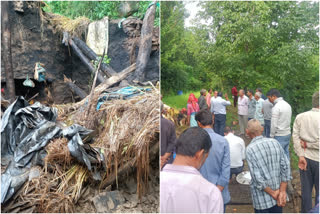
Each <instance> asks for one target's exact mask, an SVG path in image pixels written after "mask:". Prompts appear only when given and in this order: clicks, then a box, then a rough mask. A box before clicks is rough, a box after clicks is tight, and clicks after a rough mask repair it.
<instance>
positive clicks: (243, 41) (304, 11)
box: [161, 1, 319, 115]
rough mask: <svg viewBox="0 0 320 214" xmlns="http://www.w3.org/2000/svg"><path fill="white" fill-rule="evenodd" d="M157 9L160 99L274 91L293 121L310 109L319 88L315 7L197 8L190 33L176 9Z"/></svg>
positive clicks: (223, 4) (226, 4) (235, 4)
mask: <svg viewBox="0 0 320 214" xmlns="http://www.w3.org/2000/svg"><path fill="white" fill-rule="evenodd" d="M161 6H162V7H161V8H162V10H163V11H161V12H162V14H161V15H162V16H161V17H162V19H161V34H162V35H161V54H162V55H161V87H162V88H161V89H162V93H164V94H170V93H173V92H174V93H176V91H177V90H200V89H201V88H208V87H210V88H217V89H219V90H225V89H229V88H231V87H232V86H233V85H237V86H238V88H245V87H246V88H247V89H253V90H254V89H255V88H257V87H261V88H262V89H263V91H264V93H266V92H267V91H268V90H269V89H271V88H277V89H279V90H280V92H281V93H282V95H283V96H284V99H285V100H287V101H288V102H289V103H290V104H291V106H292V107H293V115H296V114H297V113H300V112H303V111H306V110H308V109H310V108H311V96H312V94H313V93H314V92H315V91H316V90H318V89H319V85H318V83H319V76H318V71H319V35H318V29H316V26H317V25H318V24H319V2H289V1H284V2H280V1H279V2H274V1H271V2H270V1H264V2H263V1H249V2H248V1H247V2H239V1H216V2H210V1H206V2H200V3H199V6H200V7H201V8H202V10H201V11H200V12H199V13H198V17H197V20H196V22H195V23H196V25H195V26H194V27H190V28H184V25H183V23H184V18H185V17H186V16H185V14H186V12H185V9H184V7H183V3H174V2H170V3H169V2H162V5H161ZM174 8H178V9H179V10H177V9H176V10H174ZM205 22H207V23H210V24H203V23H205ZM163 62H164V63H163ZM177 69H179V70H177ZM177 76H178V77H180V78H181V76H184V78H182V79H175V78H176V77H177ZM228 93H230V92H229V91H228Z"/></svg>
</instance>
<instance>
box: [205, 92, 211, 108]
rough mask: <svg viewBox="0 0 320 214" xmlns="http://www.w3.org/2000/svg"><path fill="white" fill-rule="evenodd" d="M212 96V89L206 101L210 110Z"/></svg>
mask: <svg viewBox="0 0 320 214" xmlns="http://www.w3.org/2000/svg"><path fill="white" fill-rule="evenodd" d="M211 94H212V89H211V88H210V89H209V90H208V93H207V96H206V101H207V105H208V109H210V101H211Z"/></svg>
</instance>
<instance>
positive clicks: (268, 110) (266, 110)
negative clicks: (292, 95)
mask: <svg viewBox="0 0 320 214" xmlns="http://www.w3.org/2000/svg"><path fill="white" fill-rule="evenodd" d="M272 107H273V104H272V103H271V102H270V101H269V97H268V99H266V100H265V101H264V102H263V106H262V112H263V119H264V130H263V135H264V136H265V137H270V128H271V115H272Z"/></svg>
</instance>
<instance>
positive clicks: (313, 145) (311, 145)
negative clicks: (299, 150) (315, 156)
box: [300, 140, 319, 150]
mask: <svg viewBox="0 0 320 214" xmlns="http://www.w3.org/2000/svg"><path fill="white" fill-rule="evenodd" d="M300 142H304V144H305V145H306V148H308V149H317V150H319V141H315V142H305V141H304V140H300Z"/></svg>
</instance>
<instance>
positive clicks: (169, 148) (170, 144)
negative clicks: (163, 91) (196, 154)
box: [160, 102, 176, 168]
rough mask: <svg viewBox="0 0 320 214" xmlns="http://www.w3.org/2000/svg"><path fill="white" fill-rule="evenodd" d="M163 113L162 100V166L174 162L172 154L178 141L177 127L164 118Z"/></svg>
mask: <svg viewBox="0 0 320 214" xmlns="http://www.w3.org/2000/svg"><path fill="white" fill-rule="evenodd" d="M162 113H163V102H161V132H160V135H161V136H160V143H161V158H160V167H161V168H162V167H163V166H164V165H165V164H166V163H172V161H173V158H172V154H173V152H174V149H175V142H176V128H175V126H174V124H173V122H172V121H170V120H168V119H166V118H164V117H163V116H162Z"/></svg>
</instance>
